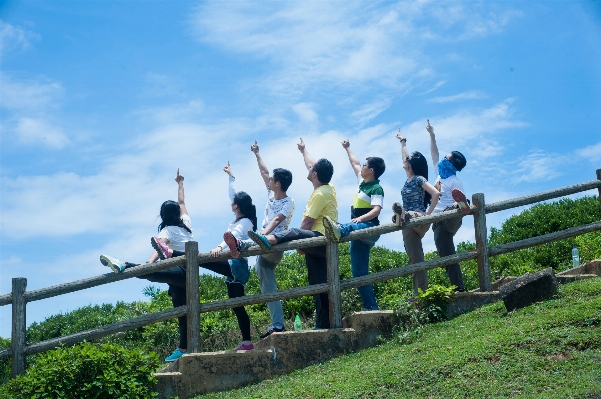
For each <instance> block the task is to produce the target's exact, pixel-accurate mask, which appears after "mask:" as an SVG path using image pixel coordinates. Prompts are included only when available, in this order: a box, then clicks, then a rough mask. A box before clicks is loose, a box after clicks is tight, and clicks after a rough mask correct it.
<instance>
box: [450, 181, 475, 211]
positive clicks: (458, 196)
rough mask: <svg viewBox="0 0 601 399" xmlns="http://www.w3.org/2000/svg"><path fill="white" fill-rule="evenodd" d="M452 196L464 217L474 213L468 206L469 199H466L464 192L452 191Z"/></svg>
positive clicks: (455, 189) (456, 189)
mask: <svg viewBox="0 0 601 399" xmlns="http://www.w3.org/2000/svg"><path fill="white" fill-rule="evenodd" d="M451 195H452V196H453V199H454V200H455V202H456V203H457V206H458V207H459V209H461V213H463V214H464V215H469V214H470V212H472V209H471V208H470V206H469V205H468V203H467V198H465V194H463V191H461V190H459V189H458V188H454V189H453V191H451Z"/></svg>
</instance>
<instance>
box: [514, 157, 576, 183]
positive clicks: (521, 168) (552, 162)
mask: <svg viewBox="0 0 601 399" xmlns="http://www.w3.org/2000/svg"><path fill="white" fill-rule="evenodd" d="M562 160H565V158H564V157H562V156H561V155H559V154H550V153H546V152H543V151H533V152H531V153H530V154H529V155H527V156H526V157H525V158H524V159H523V160H522V161H520V162H519V163H518V165H517V170H516V171H515V173H513V175H514V176H515V177H514V181H515V182H516V183H521V182H526V183H532V182H535V181H539V182H542V181H547V180H551V179H554V178H556V177H557V176H560V175H561V173H560V172H559V171H558V170H557V167H558V165H559V164H560V163H561V161H562Z"/></svg>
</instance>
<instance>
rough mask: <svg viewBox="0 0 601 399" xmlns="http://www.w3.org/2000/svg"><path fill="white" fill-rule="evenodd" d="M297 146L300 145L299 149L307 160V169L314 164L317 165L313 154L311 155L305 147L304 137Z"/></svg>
mask: <svg viewBox="0 0 601 399" xmlns="http://www.w3.org/2000/svg"><path fill="white" fill-rule="evenodd" d="M296 146H297V147H298V150H299V151H300V152H301V154H303V160H304V161H305V166H306V167H307V170H311V168H312V167H313V165H315V160H314V159H313V157H312V156H311V155H309V152H308V151H307V148H306V147H305V142H304V141H303V138H302V137H301V138H300V143H298V144H297V145H296Z"/></svg>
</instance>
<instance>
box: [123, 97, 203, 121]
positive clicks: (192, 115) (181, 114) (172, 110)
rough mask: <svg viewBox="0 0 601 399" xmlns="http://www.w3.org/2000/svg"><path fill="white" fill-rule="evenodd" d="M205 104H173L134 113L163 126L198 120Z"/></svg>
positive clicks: (198, 102) (199, 102) (194, 102)
mask: <svg viewBox="0 0 601 399" xmlns="http://www.w3.org/2000/svg"><path fill="white" fill-rule="evenodd" d="M204 108H205V107H204V103H203V102H202V101H200V100H192V101H189V102H187V103H183V104H171V105H166V106H162V107H148V108H143V109H140V110H137V111H134V112H132V114H133V115H136V116H139V117H141V118H143V119H150V120H153V121H156V122H159V123H161V124H168V123H176V122H179V123H181V122H185V121H193V120H197V119H198V118H199V117H200V116H201V115H203V111H204Z"/></svg>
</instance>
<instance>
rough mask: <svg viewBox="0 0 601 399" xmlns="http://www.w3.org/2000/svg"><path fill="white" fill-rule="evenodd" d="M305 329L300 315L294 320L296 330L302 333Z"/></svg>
mask: <svg viewBox="0 0 601 399" xmlns="http://www.w3.org/2000/svg"><path fill="white" fill-rule="evenodd" d="M302 329H303V323H302V321H301V319H300V316H299V315H296V317H295V318H294V330H295V331H300V330H302Z"/></svg>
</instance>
